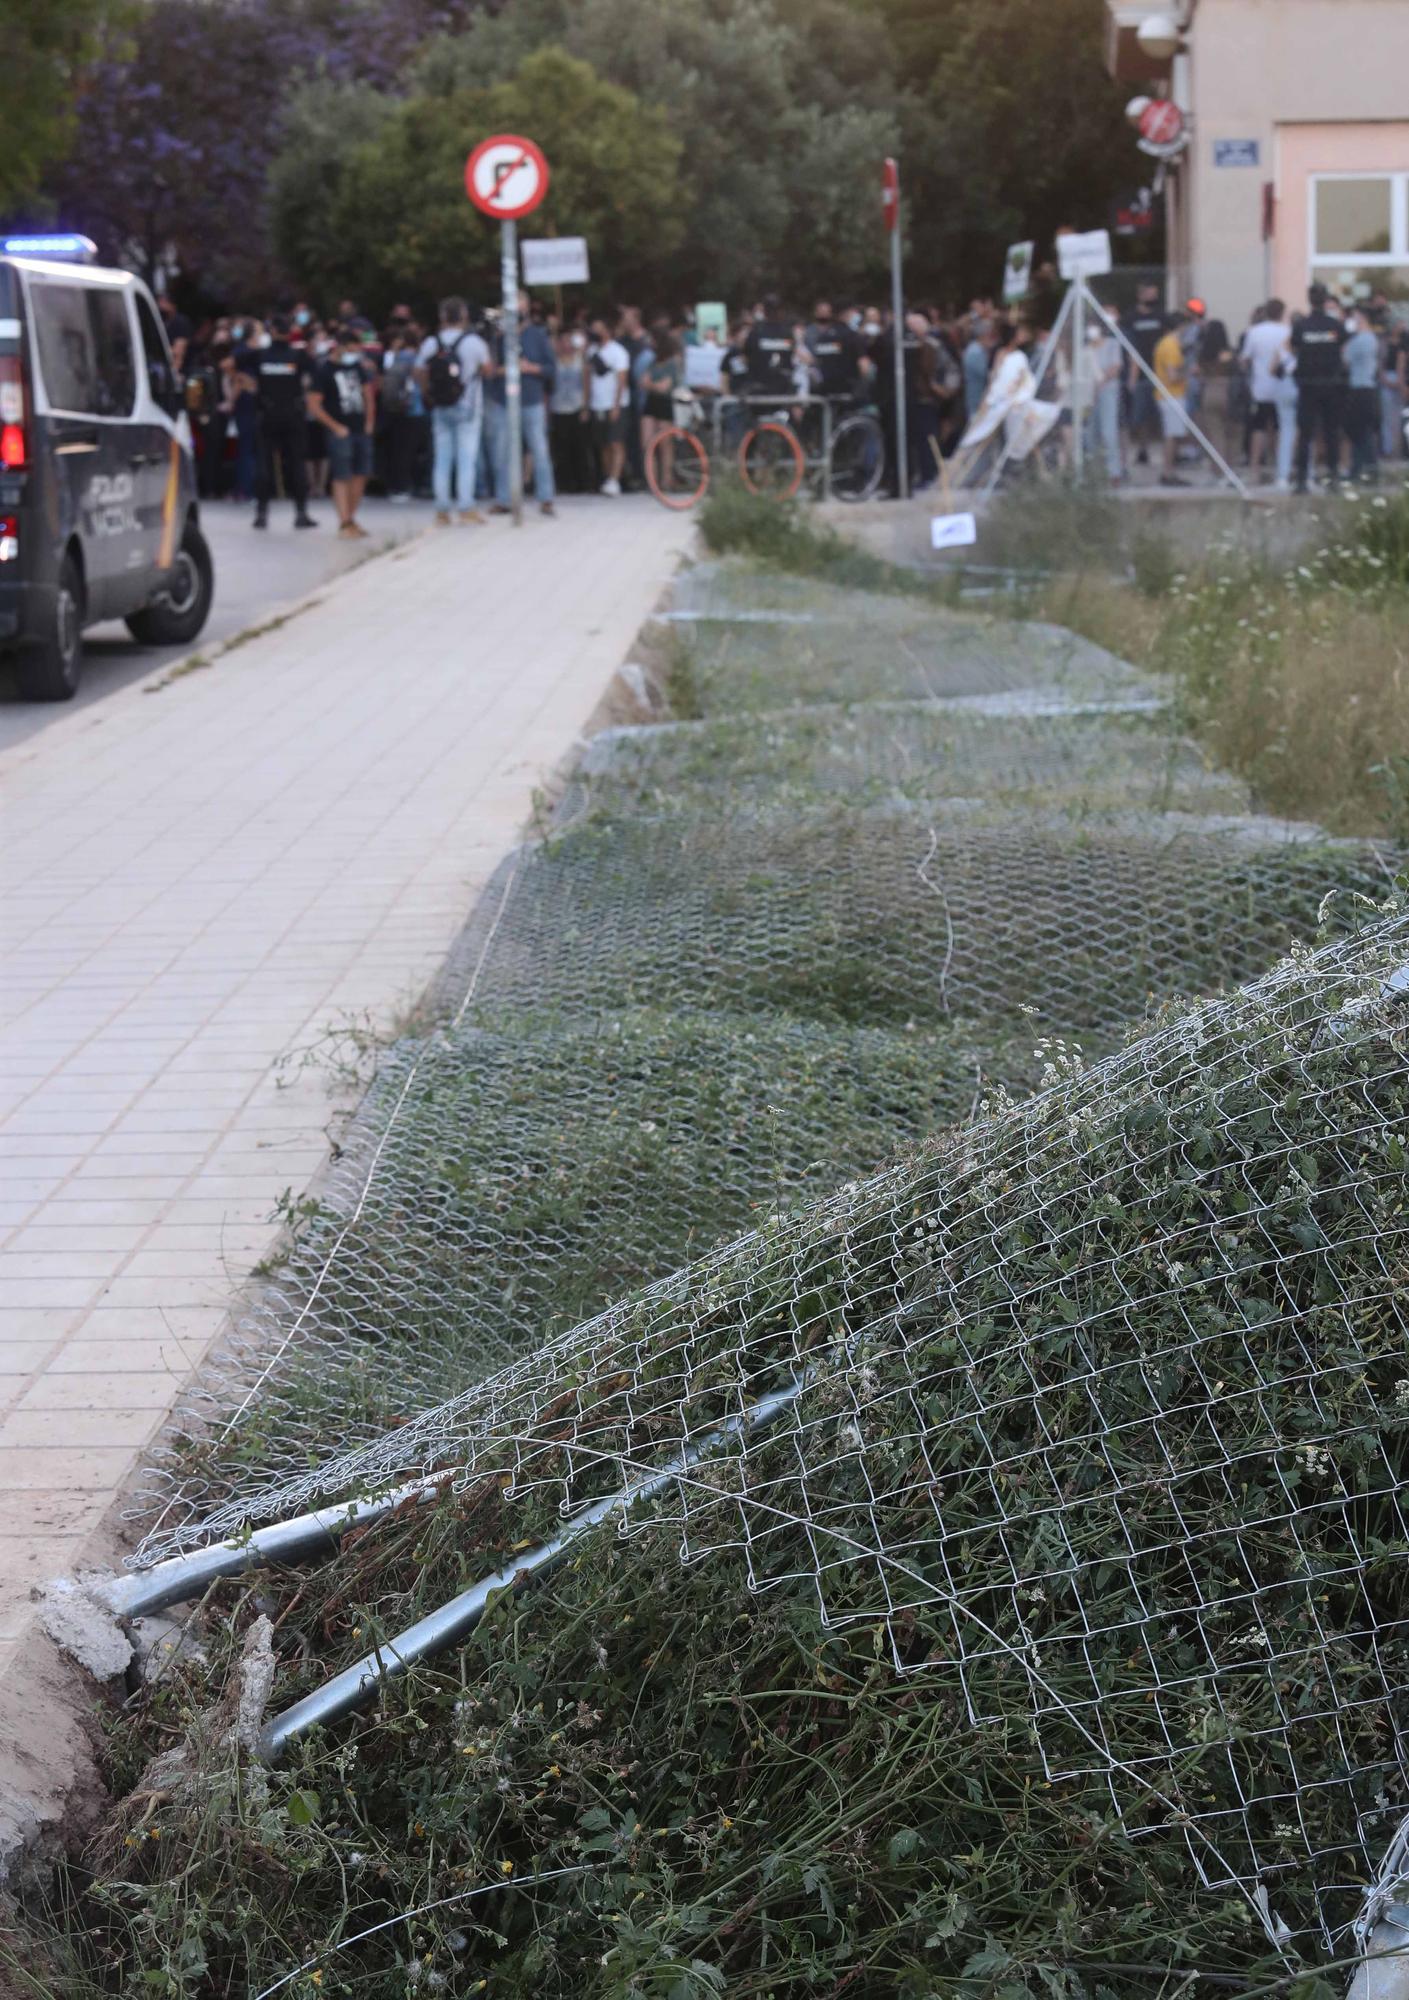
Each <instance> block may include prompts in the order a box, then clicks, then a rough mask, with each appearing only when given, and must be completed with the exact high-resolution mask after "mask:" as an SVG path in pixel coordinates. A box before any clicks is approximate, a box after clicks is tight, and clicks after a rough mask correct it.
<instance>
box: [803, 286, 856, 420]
mask: <svg viewBox="0 0 1409 2000" xmlns="http://www.w3.org/2000/svg"><path fill="white" fill-rule="evenodd" d="M803 345H804V346H805V348H806V349H807V352H808V355H809V356H810V357H811V365H812V368H813V371H814V375H815V380H816V386H817V394H818V395H819V396H825V397H826V398H827V400H828V401H829V402H833V403H854V402H855V401H856V400H857V398H858V396H859V395H860V392H861V342H860V340H859V339H858V338H857V336H856V334H854V333H853V332H852V330H851V328H850V327H849V326H848V325H847V323H846V321H845V320H839V319H838V318H837V317H836V315H835V314H834V313H833V311H832V302H831V300H830V299H818V301H817V304H816V307H815V308H814V310H813V314H812V324H811V326H810V327H808V329H807V332H806V333H805V334H804V335H803Z"/></svg>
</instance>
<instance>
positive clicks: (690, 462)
mask: <svg viewBox="0 0 1409 2000" xmlns="http://www.w3.org/2000/svg"><path fill="white" fill-rule="evenodd" d="M646 484H647V485H648V486H649V487H650V489H651V491H652V493H654V494H655V496H656V498H657V500H659V501H660V503H661V505H662V507H673V508H675V509H676V510H677V511H682V510H683V509H685V508H686V507H693V506H694V505H695V503H696V502H697V501H700V500H703V499H704V497H705V494H706V493H708V491H709V453H708V452H707V451H706V450H705V448H704V446H703V445H702V444H701V443H700V440H699V439H698V438H697V437H696V436H695V433H694V432H693V431H686V430H681V428H680V427H679V425H678V424H672V425H671V427H670V428H669V430H664V431H657V432H656V434H655V436H654V437H653V438H652V439H651V445H650V450H649V451H648V452H647V453H646Z"/></svg>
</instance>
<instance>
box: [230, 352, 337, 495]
mask: <svg viewBox="0 0 1409 2000" xmlns="http://www.w3.org/2000/svg"><path fill="white" fill-rule="evenodd" d="M290 331H291V322H290V319H289V315H288V314H287V313H286V312H276V313H273V314H271V315H270V320H269V339H268V340H267V342H266V343H265V345H264V346H262V347H255V348H250V349H249V350H248V352H247V353H246V354H244V355H243V356H242V357H241V359H240V363H239V366H240V368H241V369H242V371H243V372H244V373H245V374H246V375H248V376H249V378H250V380H251V381H252V382H253V384H254V399H255V410H256V412H257V415H258V426H259V429H258V436H259V472H258V475H257V478H256V481H255V510H254V525H255V527H256V528H267V527H268V526H269V502H270V500H271V499H272V498H273V496H274V461H275V459H276V458H277V459H278V460H279V463H280V466H281V468H282V471H283V475H284V492H285V494H286V495H287V497H288V498H289V499H290V500H292V501H293V503H294V526H295V527H296V528H316V527H317V525H318V523H317V522H316V521H315V520H314V518H313V516H312V515H311V514H310V513H309V511H308V463H307V458H306V452H307V446H308V386H309V377H310V372H311V370H310V364H309V360H308V356H307V355H306V353H305V352H304V350H303V349H302V348H301V347H295V346H294V345H293V343H292V342H291V341H290V339H289V334H290Z"/></svg>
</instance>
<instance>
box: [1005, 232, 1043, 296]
mask: <svg viewBox="0 0 1409 2000" xmlns="http://www.w3.org/2000/svg"><path fill="white" fill-rule="evenodd" d="M1036 248H1037V245H1036V244H1035V243H1014V244H1013V245H1012V246H1011V247H1010V249H1009V251H1008V261H1007V263H1006V264H1005V265H1004V266H1003V303H1004V305H1005V306H1015V305H1016V304H1017V303H1018V301H1019V299H1025V298H1026V297H1027V295H1028V292H1029V290H1030V289H1031V285H1032V253H1033V251H1034V250H1035V249H1036Z"/></svg>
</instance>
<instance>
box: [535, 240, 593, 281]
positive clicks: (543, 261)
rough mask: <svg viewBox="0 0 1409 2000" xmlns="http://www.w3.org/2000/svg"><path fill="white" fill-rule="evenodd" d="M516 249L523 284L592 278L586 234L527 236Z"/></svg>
mask: <svg viewBox="0 0 1409 2000" xmlns="http://www.w3.org/2000/svg"><path fill="white" fill-rule="evenodd" d="M519 249H520V250H521V251H522V252H523V281H524V283H525V284H526V285H585V284H586V283H587V282H588V280H589V279H590V277H591V271H590V270H589V268H588V264H587V238H586V237H585V236H527V237H525V238H524V240H523V242H522V243H520V245H519Z"/></svg>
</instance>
